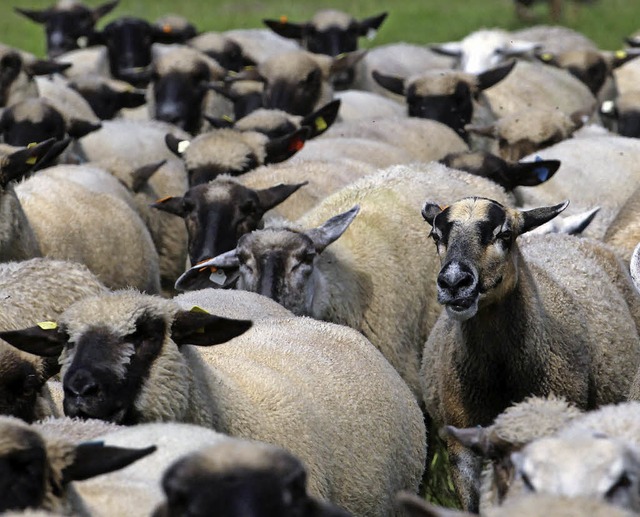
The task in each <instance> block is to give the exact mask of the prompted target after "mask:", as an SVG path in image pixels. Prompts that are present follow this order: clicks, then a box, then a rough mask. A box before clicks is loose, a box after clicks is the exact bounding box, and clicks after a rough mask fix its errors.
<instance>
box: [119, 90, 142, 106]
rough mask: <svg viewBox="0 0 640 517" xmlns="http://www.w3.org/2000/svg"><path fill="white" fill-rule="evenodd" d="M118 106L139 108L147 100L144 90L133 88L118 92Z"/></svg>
mask: <svg viewBox="0 0 640 517" xmlns="http://www.w3.org/2000/svg"><path fill="white" fill-rule="evenodd" d="M116 99H117V101H118V106H120V107H121V108H137V107H138V106H142V105H143V104H144V103H145V102H147V97H146V93H145V91H144V90H138V89H132V90H131V91H125V92H118V93H116Z"/></svg>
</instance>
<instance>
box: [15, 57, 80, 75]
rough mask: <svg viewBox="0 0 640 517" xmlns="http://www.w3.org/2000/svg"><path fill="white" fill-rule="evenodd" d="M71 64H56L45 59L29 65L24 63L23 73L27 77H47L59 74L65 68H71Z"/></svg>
mask: <svg viewBox="0 0 640 517" xmlns="http://www.w3.org/2000/svg"><path fill="white" fill-rule="evenodd" d="M71 66H72V65H71V63H58V62H57V61H49V60H47V59H36V60H35V61H33V62H31V63H24V65H23V68H24V71H25V72H26V73H27V74H29V75H49V74H60V73H62V72H64V71H65V70H66V69H67V68H71Z"/></svg>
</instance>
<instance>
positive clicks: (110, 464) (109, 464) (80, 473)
mask: <svg viewBox="0 0 640 517" xmlns="http://www.w3.org/2000/svg"><path fill="white" fill-rule="evenodd" d="M155 450H156V446H155V445H152V446H151V447H147V448H145V449H125V448H123V447H113V446H109V445H104V443H103V442H89V443H81V444H80V445H78V446H77V447H76V450H75V455H74V458H73V462H72V463H71V464H70V465H68V466H66V467H65V468H64V469H62V484H63V485H65V484H67V483H70V482H71V481H82V480H84V479H89V478H92V477H95V476H99V475H101V474H108V473H109V472H113V471H114V470H120V469H123V468H125V467H126V466H128V465H131V464H132V463H133V462H135V461H138V460H139V459H141V458H144V457H145V456H148V455H149V454H151V453H152V452H154V451H155Z"/></svg>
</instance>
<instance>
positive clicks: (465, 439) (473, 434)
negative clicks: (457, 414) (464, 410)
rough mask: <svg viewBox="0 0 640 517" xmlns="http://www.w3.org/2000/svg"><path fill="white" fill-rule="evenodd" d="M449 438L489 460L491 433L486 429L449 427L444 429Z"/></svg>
mask: <svg viewBox="0 0 640 517" xmlns="http://www.w3.org/2000/svg"><path fill="white" fill-rule="evenodd" d="M443 432H444V434H445V435H446V436H447V437H448V438H453V439H454V440H455V441H456V442H458V443H459V444H460V445H462V446H463V447H466V448H467V449H469V450H470V451H472V452H474V453H475V454H477V455H478V456H482V457H483V458H488V457H489V454H490V452H491V443H490V441H489V433H488V431H487V429H485V428H484V427H480V426H478V427H469V428H458V427H455V426H452V425H448V426H446V427H445V428H444V429H443Z"/></svg>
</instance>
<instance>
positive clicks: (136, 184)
mask: <svg viewBox="0 0 640 517" xmlns="http://www.w3.org/2000/svg"><path fill="white" fill-rule="evenodd" d="M165 163H167V160H161V161H159V162H155V163H150V164H148V165H143V166H142V167H138V168H137V169H136V170H135V171H133V172H132V173H131V178H132V182H131V190H133V191H134V192H140V190H142V188H144V186H145V185H147V184H148V182H149V180H150V179H151V176H153V175H154V174H155V173H156V172H158V170H159V169H160V167H162V166H163V165H164V164H165Z"/></svg>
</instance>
